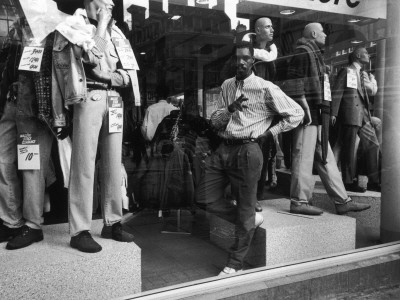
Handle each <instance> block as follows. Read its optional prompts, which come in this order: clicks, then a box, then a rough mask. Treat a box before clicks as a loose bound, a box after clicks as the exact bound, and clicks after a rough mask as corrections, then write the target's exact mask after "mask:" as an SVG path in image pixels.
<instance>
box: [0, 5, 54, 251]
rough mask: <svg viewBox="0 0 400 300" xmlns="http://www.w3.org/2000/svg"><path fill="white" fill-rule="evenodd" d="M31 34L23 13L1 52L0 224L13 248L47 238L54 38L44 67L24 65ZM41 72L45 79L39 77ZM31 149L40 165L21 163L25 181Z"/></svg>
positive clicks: (0, 234)
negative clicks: (46, 110)
mask: <svg viewBox="0 0 400 300" xmlns="http://www.w3.org/2000/svg"><path fill="white" fill-rule="evenodd" d="M39 9H40V8H39ZM31 38H32V34H31V30H30V27H29V25H28V23H27V20H26V18H25V17H24V18H20V19H18V20H17V21H15V23H14V28H13V29H12V30H11V31H10V34H9V36H8V39H7V40H6V42H5V43H4V47H3V49H2V51H1V52H2V53H1V56H2V55H3V54H5V55H6V57H7V61H6V67H5V70H4V72H3V77H2V89H1V92H0V94H1V97H2V98H3V99H4V100H5V101H6V103H5V109H4V115H3V116H2V118H1V119H0V145H1V147H0V182H1V184H0V218H1V219H2V220H3V224H1V225H0V242H5V241H8V243H7V245H6V249H8V250H15V249H20V248H24V247H27V246H29V245H31V244H32V243H35V242H40V241H42V240H43V231H42V229H41V223H42V216H43V207H44V195H45V177H46V173H47V171H48V165H49V161H50V154H51V146H52V142H53V134H52V132H51V129H50V127H49V126H48V125H49V123H50V122H49V120H48V119H46V122H44V118H41V117H40V116H41V111H40V108H41V107H43V106H47V105H49V103H50V102H51V99H50V94H49V93H48V90H47V89H46V88H47V87H44V89H45V90H43V89H42V90H41V89H40V88H41V87H42V88H43V86H41V85H40V82H46V83H49V82H50V80H51V49H52V43H53V39H52V38H50V37H49V36H48V37H47V39H45V40H44V42H43V44H42V45H41V47H44V55H43V59H42V63H41V69H40V72H30V71H23V70H18V65H19V61H20V59H21V55H22V51H23V49H24V47H25V46H29V40H30V39H31ZM39 77H40V78H41V81H38V79H39ZM44 85H45V84H44ZM46 91H47V93H46ZM39 98H40V99H39ZM39 103H40V104H41V105H39ZM46 123H47V124H46ZM20 136H24V138H22V141H21V143H22V144H24V145H23V146H25V147H21V148H20V151H19V152H17V143H18V140H19V137H20ZM25 142H26V143H25ZM32 144H36V145H37V147H38V150H36V151H34V152H31V151H30V150H28V149H29V145H32ZM31 149H32V148H31ZM37 151H38V152H37ZM18 154H19V157H18ZM29 154H31V155H32V157H33V156H34V158H33V160H30V161H34V160H35V159H37V160H36V161H37V165H36V166H30V167H21V166H20V169H21V171H20V172H21V174H22V183H23V184H21V182H20V179H19V178H18V174H17V172H18V167H17V166H18V160H20V159H22V160H27V159H28V156H27V155H29ZM33 154H35V155H33Z"/></svg>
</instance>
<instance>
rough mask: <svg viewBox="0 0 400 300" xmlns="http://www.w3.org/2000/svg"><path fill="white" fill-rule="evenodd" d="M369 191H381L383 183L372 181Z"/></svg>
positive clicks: (368, 187)
mask: <svg viewBox="0 0 400 300" xmlns="http://www.w3.org/2000/svg"><path fill="white" fill-rule="evenodd" d="M367 190H368V191H373V192H379V193H380V192H381V185H380V184H379V183H371V184H368V186H367Z"/></svg>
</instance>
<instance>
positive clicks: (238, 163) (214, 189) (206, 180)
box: [196, 43, 304, 275]
mask: <svg viewBox="0 0 400 300" xmlns="http://www.w3.org/2000/svg"><path fill="white" fill-rule="evenodd" d="M253 63H254V51H253V47H252V45H251V44H250V43H242V44H238V45H237V47H236V65H237V74H236V77H233V78H230V79H227V80H226V81H225V82H224V83H223V84H222V86H221V94H220V99H219V104H218V107H219V108H218V109H217V110H216V111H215V112H214V113H213V114H212V115H211V124H212V125H213V126H214V127H215V128H216V129H217V130H218V135H219V137H220V138H221V144H220V145H219V147H218V148H217V150H215V151H214V152H213V153H212V154H211V155H210V156H208V157H207V158H206V159H205V161H204V164H205V166H204V168H205V170H204V175H203V176H204V177H203V178H202V180H201V182H200V184H199V187H198V193H197V195H196V196H197V203H198V204H200V205H204V206H205V208H206V210H207V211H209V212H212V213H217V214H221V215H223V216H224V217H225V218H227V219H229V220H230V221H232V222H233V223H235V228H236V229H235V243H234V245H233V247H232V249H231V251H230V254H229V259H228V262H227V264H226V267H225V268H224V269H223V270H222V271H221V273H220V275H223V274H233V273H235V272H237V271H239V270H241V269H242V267H243V260H244V258H245V256H246V254H247V251H248V249H249V246H250V243H251V240H252V237H253V234H254V230H255V228H256V226H258V225H260V224H261V222H262V216H261V215H260V214H259V215H258V221H256V212H255V205H256V201H257V196H256V193H257V181H258V179H259V178H260V172H261V166H262V163H263V157H262V153H261V150H260V147H259V145H258V143H257V142H258V141H264V142H266V141H267V140H268V139H272V138H273V137H274V136H276V135H277V134H278V133H280V132H282V131H287V130H291V129H293V128H295V127H296V126H297V125H298V124H299V123H300V122H301V120H302V118H303V115H304V114H303V111H302V109H301V107H300V106H299V105H298V104H297V103H296V102H294V101H293V100H292V99H290V98H289V97H287V96H286V95H285V94H284V93H283V92H282V91H281V90H280V89H279V87H277V86H275V85H274V84H272V83H271V82H269V81H266V80H264V79H262V78H260V77H258V76H256V75H254V74H253V72H252V66H253ZM276 114H279V115H280V116H281V117H282V119H281V121H280V122H279V123H277V124H276V125H274V126H271V122H272V119H273V117H274V116H275V115H276ZM229 183H230V184H231V186H232V192H233V195H234V197H235V199H236V201H237V205H236V206H230V204H229V202H228V201H227V200H226V199H225V197H224V192H225V188H226V187H227V185H228V184H229ZM257 214H258V213H257ZM256 223H257V224H256ZM255 224H256V225H255Z"/></svg>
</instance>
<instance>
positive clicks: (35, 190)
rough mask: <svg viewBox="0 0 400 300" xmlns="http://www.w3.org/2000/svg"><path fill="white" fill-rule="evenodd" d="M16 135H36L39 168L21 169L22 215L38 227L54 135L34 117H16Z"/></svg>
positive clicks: (28, 223) (40, 219)
mask: <svg viewBox="0 0 400 300" xmlns="http://www.w3.org/2000/svg"><path fill="white" fill-rule="evenodd" d="M16 123H17V129H18V135H20V134H24V133H31V134H33V135H34V136H35V137H36V140H37V143H38V144H39V151H40V170H23V171H21V173H22V182H23V199H24V201H23V210H22V211H23V216H24V219H25V222H26V225H28V226H29V227H32V228H40V224H41V223H42V215H43V207H44V194H45V188H46V181H45V179H46V175H47V172H48V168H49V163H50V153H51V147H52V143H53V139H54V136H53V134H52V132H51V131H50V129H49V128H48V127H47V125H46V124H44V123H43V122H41V121H39V119H37V118H36V117H25V116H18V115H17V118H16Z"/></svg>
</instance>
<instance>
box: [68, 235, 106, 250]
mask: <svg viewBox="0 0 400 300" xmlns="http://www.w3.org/2000/svg"><path fill="white" fill-rule="evenodd" d="M70 245H71V247H72V248H75V249H78V250H79V251H82V252H86V253H96V252H99V251H101V249H102V248H101V246H100V245H99V244H98V243H97V242H96V241H95V240H94V239H93V238H92V235H91V234H90V232H89V231H88V230H84V231H81V232H80V233H79V234H78V235H75V236H73V237H71V242H70Z"/></svg>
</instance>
